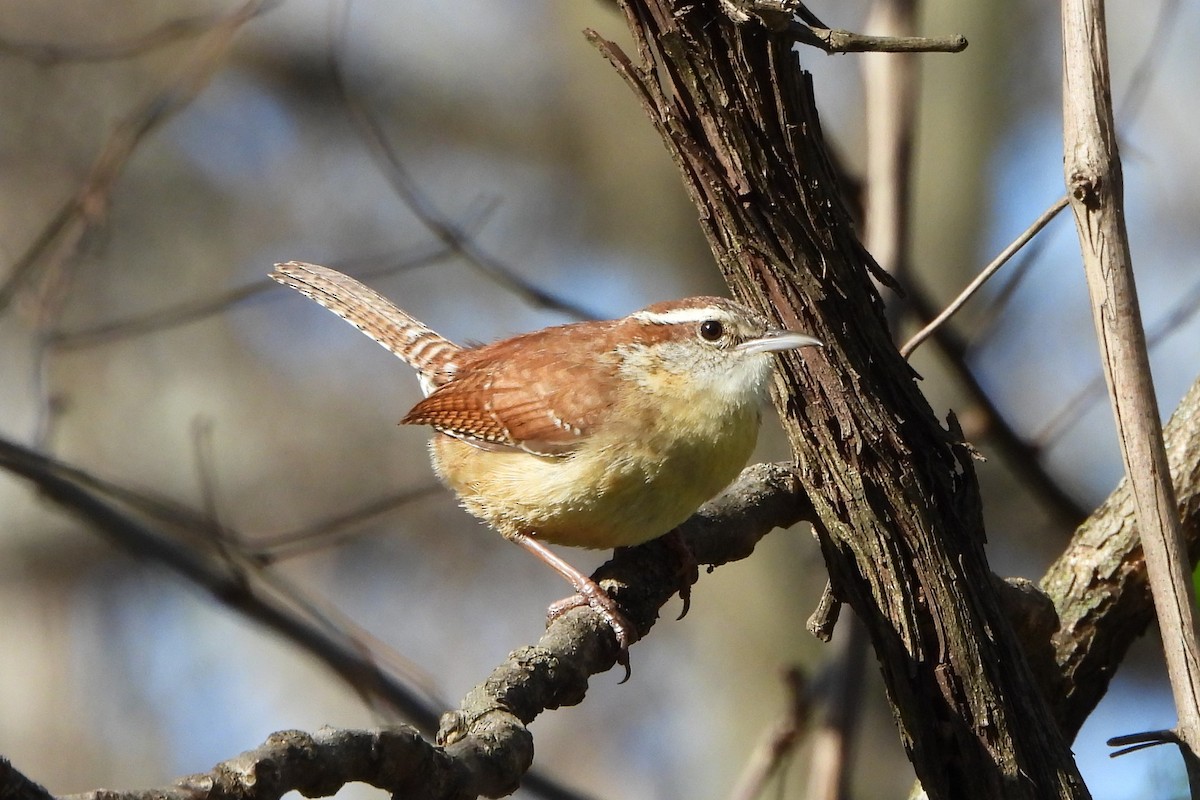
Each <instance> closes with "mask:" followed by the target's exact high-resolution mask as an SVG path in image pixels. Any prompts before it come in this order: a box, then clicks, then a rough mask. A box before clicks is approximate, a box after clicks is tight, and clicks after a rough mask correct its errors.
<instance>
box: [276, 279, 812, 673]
mask: <svg viewBox="0 0 1200 800" xmlns="http://www.w3.org/2000/svg"><path fill="white" fill-rule="evenodd" d="M271 277H272V278H273V279H274V280H276V281H277V282H279V283H281V284H283V285H284V286H288V287H290V288H292V289H295V290H296V291H298V292H300V293H301V294H303V295H305V296H306V297H308V298H310V299H312V300H314V301H316V302H317V303H319V304H320V305H322V306H324V307H325V308H327V309H329V310H330V311H332V312H334V313H335V314H337V315H338V316H340V317H342V318H343V319H345V320H347V321H348V322H350V323H352V324H353V325H355V326H356V327H357V328H358V329H359V330H360V331H362V332H363V333H365V334H366V335H367V336H369V337H371V338H372V339H374V340H375V341H376V342H378V343H379V344H381V345H383V346H384V347H385V348H387V349H388V350H389V351H391V352H392V353H393V354H394V355H396V356H397V357H399V358H400V359H401V360H402V361H404V362H406V363H407V364H409V365H410V366H411V367H413V368H414V369H415V370H416V372H417V377H418V380H419V382H420V385H421V389H422V392H423V394H424V399H422V400H421V401H420V402H418V403H417V404H416V405H415V406H413V407H412V409H411V410H409V412H408V413H407V415H405V417H404V418H403V419H402V420H401V424H406V425H425V426H428V427H430V428H432V430H433V436H432V438H431V440H430V445H429V452H430V458H431V461H432V465H433V469H434V471H435V472H436V474H437V475H438V477H439V478H440V479H441V481H442V482H443V483H445V484H446V485H447V486H448V487H449V488H450V489H451V490H452V491H453V492H454V493H455V494H456V495H457V497H458V499H459V502H460V504H461V505H462V507H463V508H464V509H466V511H468V512H469V513H470V514H472V515H473V516H475V517H477V518H479V519H480V520H482V521H484V522H485V523H487V524H488V525H489V526H490V527H491V528H493V529H495V530H496V531H498V532H499V533H500V534H501V535H503V536H504V537H505V538H507V539H509V540H510V541H513V542H515V543H517V544H519V545H521V546H522V547H524V548H525V549H526V550H528V551H529V552H531V553H532V554H533V555H535V556H537V557H538V558H539V559H540V560H541V561H543V562H544V563H546V564H547V565H549V566H550V567H551V568H552V569H553V570H554V571H555V572H557V573H558V574H559V575H561V576H562V577H563V578H564V579H566V580H567V581H568V582H569V583H571V585H572V586H573V587H574V589H575V591H576V592H577V594H576V595H574V596H572V597H569V598H566V599H565V600H563V601H559V602H558V603H555V604H554V605H552V606H551V609H550V616H551V618H553V617H554V616H557V615H558V614H561V613H562V612H563V611H564V610H566V609H568V608H571V607H574V606H578V605H584V604H586V605H588V606H590V607H591V608H593V609H594V610H595V611H596V612H597V613H599V614H600V616H601V617H602V618H603V619H604V621H605V622H606V623H607V624H608V625H609V626H610V627H611V628H612V630H613V633H614V635H615V638H616V641H617V644H618V659H617V660H618V662H619V663H621V664H623V665H624V666H625V669H626V678H628V675H629V662H628V648H629V645H630V644H632V643H633V642H634V641H636V638H637V632H636V629H635V628H634V626H633V625H632V624H631V623H630V622H629V621H628V620H627V619H626V618H625V617H624V615H623V614H622V613H621V611H620V609H619V608H618V607H617V605H616V603H615V602H614V601H613V600H612V598H610V597H609V596H608V595H607V593H606V592H605V591H604V589H603V588H601V587H600V586H599V585H597V584H596V583H595V582H594V581H593V580H592V579H591V578H589V577H588V576H587V575H584V574H583V573H582V572H580V571H579V570H578V569H576V568H575V567H573V566H571V564H570V563H568V562H567V561H566V560H565V559H564V558H562V557H561V556H559V555H558V554H557V553H555V552H554V551H553V550H551V549H550V548H549V547H548V546H547V545H548V544H554V545H564V546H569V547H581V548H590V549H608V548H619V547H628V546H633V545H637V544H642V543H644V542H647V541H650V540H651V539H655V538H657V537H659V536H662V535H663V534H666V533H668V532H670V531H672V530H673V529H675V528H676V526H678V525H679V524H680V523H682V522H683V521H684V520H686V519H687V518H688V517H689V516H691V514H692V513H693V512H695V511H696V509H697V508H699V507H700V505H702V504H703V503H704V502H705V501H707V500H709V499H711V498H712V497H714V496H715V495H717V494H718V493H719V492H720V491H721V490H722V489H724V488H725V487H726V486H727V485H728V484H729V483H730V482H731V481H732V480H733V479H734V478H735V477H736V476H737V475H738V474H739V472H740V471H741V470H742V468H743V467H744V466H745V465H746V463H747V462H748V461H749V459H750V456H751V454H752V452H753V450H754V447H755V443H756V441H757V437H758V431H759V426H760V424H761V420H762V406H763V405H764V403H765V398H766V395H767V389H768V385H769V383H770V377H771V374H772V369H773V364H774V358H773V354H774V353H776V352H780V351H785V350H793V349H797V348H802V347H817V346H821V344H822V343H821V341H820V340H819V339H816V338H814V337H812V336H809V335H807V334H804V333H800V332H798V331H792V330H785V329H780V328H776V327H774V326H772V325H771V324H770V323H769V321H768V320H767V318H766V317H764V316H763V315H761V314H759V313H757V312H755V311H753V310H751V309H750V308H747V307H746V306H744V305H741V304H739V303H736V302H734V301H732V300H727V299H725V298H720V297H691V298H686V299H683V300H674V301H668V302H662V303H656V304H654V305H650V306H648V307H646V308H643V309H641V310H640V311H636V312H634V313H632V314H630V315H628V316H626V317H623V318H620V319H614V320H588V321H583V322H574V323H568V324H564V325H557V326H553V327H549V328H544V329H542V330H537V331H533V332H530V333H523V334H519V335H517V336H513V337H511V338H507V339H502V340H499V341H496V342H492V343H490V344H482V345H474V346H461V345H458V344H455V343H454V342H451V341H450V340H448V339H446V338H445V337H443V336H441V335H440V334H438V333H436V332H435V331H434V330H433V329H431V328H430V327H428V326H427V325H425V324H424V323H422V322H419V321H418V320H417V319H415V318H414V317H412V316H411V315H409V314H408V313H406V312H405V311H402V310H401V309H400V308H398V307H397V306H396V305H395V304H393V303H392V302H391V301H389V300H387V299H386V298H385V297H383V296H382V295H380V294H379V293H377V292H375V291H374V290H373V289H370V288H369V287H367V286H365V285H363V284H362V283H360V282H359V281H357V280H355V279H354V278H351V277H350V276H348V275H344V274H342V273H340V272H338V271H336V270H334V269H331V268H329V267H323V266H319V265H316V264H309V263H304V262H300V261H289V262H285V263H279V264H276V265H275V270H274V271H273V272H272V273H271Z"/></svg>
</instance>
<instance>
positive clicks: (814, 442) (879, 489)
mask: <svg viewBox="0 0 1200 800" xmlns="http://www.w3.org/2000/svg"><path fill="white" fill-rule="evenodd" d="M626 11H627V16H628V18H629V21H630V24H631V28H632V30H633V33H634V37H635V40H636V41H637V43H638V49H639V56H640V62H641V63H636V64H635V63H632V62H631V61H630V60H629V59H628V58H627V57H626V56H625V55H624V54H623V53H621V52H620V51H619V50H618V49H617V48H616V47H615V46H613V45H612V44H610V43H607V42H603V41H601V40H599V38H598V37H596V36H595V35H594V34H593V38H594V39H595V40H596V41H597V44H598V46H599V47H600V48H601V50H602V51H603V52H605V54H606V55H607V56H608V57H609V59H610V61H612V63H613V64H614V66H616V67H617V69H618V71H619V72H621V74H622V75H623V77H624V78H625V79H626V81H627V82H629V83H630V85H631V86H632V87H633V88H634V90H635V91H636V92H637V93H638V95H639V96H640V98H641V101H642V103H643V104H644V105H645V107H646V110H647V112H648V114H649V115H650V117H651V119H652V120H653V122H654V124H655V125H656V126H657V127H658V129H659V131H660V133H661V134H662V136H663V139H664V141H665V142H666V144H667V147H668V149H669V150H670V152H671V154H672V156H673V158H674V160H675V162H676V163H677V165H678V166H679V168H680V171H681V172H682V174H683V178H684V182H685V184H686V186H687V188H688V191H689V192H690V194H691V197H692V199H693V200H694V202H695V204H696V206H697V208H698V209H699V211H700V218H701V225H702V226H703V229H704V232H705V234H706V235H707V237H708V240H709V242H710V244H711V246H712V249H713V252H714V254H715V255H716V258H717V261H718V263H719V265H720V267H721V269H722V271H723V273H724V275H725V277H726V279H727V280H728V282H729V284H730V286H731V287H732V289H733V291H734V293H735V294H736V295H737V296H738V297H739V298H740V299H742V300H743V301H745V302H747V303H748V304H750V305H752V306H754V307H757V308H759V309H760V310H764V311H766V312H768V313H770V314H773V315H774V316H776V317H777V318H778V319H779V320H780V321H781V322H782V323H783V324H784V325H786V326H788V327H795V328H798V329H801V330H804V331H806V332H809V333H812V334H814V335H816V336H818V337H820V338H822V339H823V340H824V341H825V342H826V343H827V344H828V346H827V347H826V348H825V349H823V350H822V351H820V352H817V353H815V354H814V353H807V354H805V355H804V356H802V357H801V356H789V357H788V358H787V359H786V360H785V364H784V368H783V369H782V370H781V371H780V373H779V378H778V385H777V387H776V388H777V389H778V394H777V399H778V403H777V405H778V406H779V409H780V412H781V415H782V416H783V418H784V426H785V429H786V430H787V433H788V436H789V438H790V441H791V444H792V447H793V451H794V452H795V454H796V458H797V459H798V461H799V463H800V466H801V479H802V482H803V484H804V487H805V489H806V490H807V492H808V494H809V497H810V498H811V500H812V502H813V504H814V506H815V508H816V511H817V514H818V516H819V518H820V524H819V525H818V526H817V527H818V534H819V536H820V541H821V547H822V550H823V552H824V555H825V560H826V563H827V565H828V568H829V574H830V578H831V581H832V584H833V587H834V590H835V593H836V594H837V596H838V597H840V598H842V599H844V600H845V601H846V602H848V603H850V605H851V606H852V607H853V608H854V610H855V611H856V612H857V613H858V615H859V616H860V617H861V618H862V619H863V621H864V622H865V624H866V627H867V629H868V631H869V633H870V637H871V641H872V642H873V645H874V648H875V651H876V654H877V656H878V658H879V661H880V664H881V667H882V670H883V676H884V679H885V683H886V685H887V689H888V693H889V696H890V699H891V702H892V704H893V706H894V710H895V715H896V721H897V725H898V726H899V729H900V733H901V738H902V740H903V743H904V745H905V747H906V748H907V750H908V752H909V756H910V758H911V760H912V762H913V764H914V766H915V768H916V771H917V775H918V777H919V778H920V780H921V782H922V784H923V786H924V788H925V790H926V791H927V792H928V794H929V796H930V797H933V798H961V797H1029V798H1033V797H1039V798H1040V797H1086V796H1087V792H1086V789H1085V788H1084V786H1083V783H1082V781H1081V780H1080V778H1079V775H1078V772H1077V770H1076V768H1075V764H1074V761H1073V759H1072V756H1071V753H1070V749H1069V747H1068V743H1067V742H1066V741H1065V740H1064V738H1063V737H1062V735H1061V734H1060V732H1059V729H1058V727H1057V726H1056V725H1055V723H1054V721H1053V717H1052V716H1051V714H1050V712H1049V710H1048V708H1047V706H1046V704H1045V702H1044V701H1043V698H1042V697H1041V696H1040V694H1039V692H1038V690H1037V688H1036V684H1035V682H1034V678H1033V676H1032V673H1031V671H1030V669H1029V667H1028V665H1027V663H1026V660H1025V658H1024V656H1023V654H1022V652H1021V650H1020V647H1019V645H1018V642H1017V639H1016V637H1015V635H1014V634H1013V632H1012V629H1011V628H1010V626H1009V624H1008V622H1007V621H1006V619H1005V617H1004V615H1003V613H1002V609H1001V605H1000V602H999V599H998V597H997V595H996V593H995V590H994V589H993V586H992V580H991V573H990V571H989V569H988V565H987V560H986V557H985V554H984V548H983V544H984V531H983V522H982V518H981V514H980V500H979V495H978V486H977V483H976V480H975V476H974V472H973V467H972V458H971V453H970V449H969V448H968V447H967V446H965V445H964V444H963V443H961V442H960V441H959V440H960V436H959V433H958V431H957V425H956V423H955V422H954V420H953V419H951V420H950V426H949V427H950V429H949V430H946V429H945V428H943V427H942V426H941V425H940V424H939V423H938V421H937V419H936V418H935V417H934V415H933V412H932V410H931V409H930V407H929V405H928V403H927V402H926V401H925V398H924V397H923V396H922V394H921V392H920V391H919V390H918V388H917V386H916V382H915V378H916V375H915V374H914V373H913V371H912V370H911V369H910V368H909V366H908V364H907V363H906V362H905V361H904V360H903V359H902V358H900V356H899V355H898V353H897V351H896V348H895V346H894V345H893V343H892V340H891V337H890V335H889V332H888V329H887V325H886V323H885V321H884V316H883V302H882V299H881V298H880V296H879V294H878V292H877V291H876V289H875V286H874V285H873V283H872V280H871V278H872V274H873V273H875V274H878V272H877V268H876V267H875V265H874V263H873V262H872V260H871V258H870V256H869V255H868V254H867V253H866V252H865V251H864V250H863V248H862V246H861V245H860V243H859V241H858V239H857V238H856V235H855V232H854V230H853V227H852V224H851V222H850V219H849V216H848V214H847V213H846V211H845V209H844V206H843V203H842V199H841V197H840V195H839V193H838V187H837V180H836V177H835V174H834V170H833V169H832V168H831V165H830V160H829V157H828V155H827V153H826V149H825V145H824V142H823V139H822V135H821V128H820V123H819V121H818V117H817V112H816V108H815V104H814V99H813V93H812V87H811V82H810V77H809V75H808V74H807V73H806V72H804V71H803V70H802V69H801V68H800V65H799V63H798V60H797V56H796V53H795V52H794V50H793V42H792V41H791V40H790V39H789V38H787V37H786V36H785V35H781V34H779V33H774V32H771V31H769V30H767V29H766V27H765V26H764V25H762V24H760V23H759V22H758V21H757V20H754V19H751V20H750V21H748V22H746V23H744V24H737V23H735V22H733V21H731V20H730V19H729V18H728V17H726V16H725V15H724V14H723V13H721V11H719V10H718V9H717V8H716V5H715V4H712V3H707V4H692V3H684V2H672V1H671V0H633V1H632V2H629V3H628V5H627V7H626Z"/></svg>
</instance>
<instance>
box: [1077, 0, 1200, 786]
mask: <svg viewBox="0 0 1200 800" xmlns="http://www.w3.org/2000/svg"><path fill="white" fill-rule="evenodd" d="M1062 18H1063V81H1064V91H1063V116H1064V119H1063V136H1064V142H1063V149H1064V153H1065V158H1064V170H1065V173H1066V181H1067V187H1068V191H1069V194H1070V197H1071V210H1072V211H1073V212H1074V214H1075V223H1076V228H1077V229H1078V232H1079V241H1080V247H1081V249H1082V251H1083V262H1084V267H1085V271H1086V273H1087V279H1088V288H1089V290H1090V293H1091V298H1092V312H1093V317H1094V319H1095V324H1096V333H1097V339H1098V343H1099V346H1100V354H1101V358H1102V360H1103V361H1104V365H1105V373H1106V375H1107V376H1108V384H1109V394H1110V398H1111V400H1112V403H1113V412H1114V415H1115V418H1116V423H1117V431H1118V436H1119V439H1120V444H1121V454H1122V458H1123V460H1124V462H1125V473H1126V475H1127V476H1128V478H1129V482H1130V486H1131V488H1132V491H1133V496H1134V502H1135V506H1136V508H1137V518H1138V528H1139V529H1140V531H1141V535H1142V546H1143V551H1144V553H1145V556H1146V568H1147V572H1148V574H1149V575H1150V588H1151V590H1152V592H1153V594H1154V606H1155V609H1156V610H1157V612H1158V618H1159V625H1160V627H1161V628H1162V636H1163V642H1164V649H1165V652H1166V661H1167V673H1168V675H1169V677H1170V679H1171V688H1172V690H1173V692H1174V695H1175V709H1176V713H1177V714H1178V715H1179V728H1178V732H1179V734H1180V737H1181V738H1182V739H1183V741H1184V742H1186V744H1187V745H1188V748H1190V751H1191V753H1190V754H1188V753H1186V752H1185V760H1186V761H1187V762H1188V774H1189V777H1191V778H1192V779H1193V780H1192V793H1193V795H1196V794H1197V793H1200V780H1197V778H1198V777H1200V764H1197V763H1196V754H1197V753H1200V642H1198V641H1197V629H1196V621H1195V617H1194V609H1195V597H1194V595H1193V591H1192V584H1191V579H1190V574H1189V572H1190V571H1189V570H1188V568H1187V563H1188V561H1187V553H1186V551H1185V549H1184V545H1183V539H1182V533H1181V530H1180V523H1179V514H1178V507H1177V504H1176V500H1175V493H1174V488H1173V486H1172V484H1171V473H1170V471H1169V466H1168V463H1167V454H1166V449H1165V447H1164V445H1163V438H1162V426H1161V423H1160V422H1159V418H1158V403H1157V401H1156V399H1155V395H1154V385H1153V383H1152V380H1151V376H1150V359H1149V354H1148V352H1147V349H1146V338H1145V332H1144V330H1143V328H1142V321H1141V312H1140V310H1139V306H1138V300H1137V290H1136V287H1135V284H1134V278H1133V264H1132V258H1131V256H1130V252H1129V237H1128V233H1127V231H1126V229H1125V214H1124V209H1123V203H1124V199H1123V185H1122V184H1123V179H1122V174H1121V162H1120V158H1119V156H1118V154H1117V142H1116V135H1115V133H1114V123H1113V115H1112V99H1111V86H1110V82H1109V74H1108V43H1107V35H1106V31H1105V24H1104V4H1103V2H1102V0H1066V2H1064V3H1063V7H1062Z"/></svg>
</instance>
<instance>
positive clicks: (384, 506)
mask: <svg viewBox="0 0 1200 800" xmlns="http://www.w3.org/2000/svg"><path fill="white" fill-rule="evenodd" d="M444 492H445V488H444V487H443V486H442V485H441V484H440V483H434V484H430V485H428V486H420V487H417V488H416V489H409V490H405V491H402V492H396V493H394V494H391V495H388V496H387V497H383V498H380V499H379V500H376V501H374V502H371V503H367V504H365V505H363V506H361V507H360V508H355V509H352V510H350V511H347V512H345V513H342V514H338V515H336V516H333V517H330V518H329V519H326V520H322V521H321V522H318V523H315V524H313V525H308V526H305V527H303V528H299V529H297V530H294V531H288V532H286V533H280V534H277V535H275V536H269V537H256V538H255V539H254V541H253V542H251V543H249V544H250V545H251V548H252V549H251V553H252V557H253V558H254V559H255V560H256V561H258V562H259V563H263V564H273V563H275V562H277V561H282V560H283V559H286V558H293V557H295V556H298V555H301V554H303V553H308V552H311V551H312V550H316V549H319V548H323V547H329V546H331V545H333V544H336V543H340V542H343V541H345V540H346V539H348V538H350V537H351V536H353V535H355V534H356V533H358V532H359V531H361V530H362V529H363V527H364V526H365V525H366V524H367V523H368V522H372V521H374V520H377V519H379V518H380V517H384V516H386V515H388V514H392V513H394V512H395V511H396V510H398V509H400V508H403V507H405V506H408V505H410V504H412V503H413V502H414V501H416V500H420V499H423V498H425V497H430V496H432V495H435V494H442V493H444Z"/></svg>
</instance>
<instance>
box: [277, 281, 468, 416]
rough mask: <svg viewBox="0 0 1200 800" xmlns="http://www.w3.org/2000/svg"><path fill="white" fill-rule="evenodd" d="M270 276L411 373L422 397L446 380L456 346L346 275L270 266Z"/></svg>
mask: <svg viewBox="0 0 1200 800" xmlns="http://www.w3.org/2000/svg"><path fill="white" fill-rule="evenodd" d="M271 277H272V278H274V279H275V280H276V281H278V282H279V283H282V284H283V285H284V286H290V287H291V288H293V289H295V290H296V291H298V292H300V294H302V295H304V296H305V297H308V298H310V299H312V300H315V301H316V302H318V303H320V304H321V305H323V306H325V307H326V308H328V309H329V310H330V311H332V312H333V313H335V314H337V315H338V316H339V317H341V318H342V319H344V320H346V321H347V322H349V323H350V324H352V325H354V327H356V328H358V329H359V330H360V331H362V332H363V333H365V334H366V335H367V336H370V337H371V338H372V339H374V340H375V341H377V342H379V343H380V344H381V345H383V346H384V347H386V348H387V349H388V350H390V351H391V352H392V353H394V354H395V355H396V356H397V357H399V358H400V359H402V360H403V361H405V362H406V363H408V364H409V365H410V366H412V367H413V368H414V369H416V370H417V372H418V373H419V377H420V379H421V389H422V390H423V391H424V392H425V394H426V395H428V394H429V393H430V392H432V391H433V390H434V389H436V388H437V387H438V386H441V385H442V384H444V383H446V382H447V381H448V380H450V378H451V377H452V375H453V366H452V365H451V359H452V358H453V356H454V354H455V353H457V352H459V351H460V350H461V349H462V348H461V347H459V346H458V345H456V344H455V343H454V342H452V341H450V340H449V339H447V338H445V337H444V336H442V335H441V334H438V333H437V332H435V331H433V330H432V329H430V328H429V327H427V326H426V325H424V324H422V323H421V322H419V321H417V320H416V319H414V318H413V317H411V316H409V315H408V314H406V313H404V312H403V311H401V310H400V309H399V308H397V307H396V306H395V304H393V303H392V302H391V301H390V300H388V299H387V298H386V297H384V296H383V295H381V294H379V293H378V292H376V291H374V290H373V289H369V288H367V287H366V286H364V285H363V284H361V283H359V282H358V281H356V280H354V278H351V277H350V276H349V275H343V274H342V273H340V272H338V271H337V270H334V269H330V268H329V267H321V266H318V265H316V264H305V263H303V262H300V261H289V262H287V263H286V264H276V265H275V271H274V272H272V273H271Z"/></svg>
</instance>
